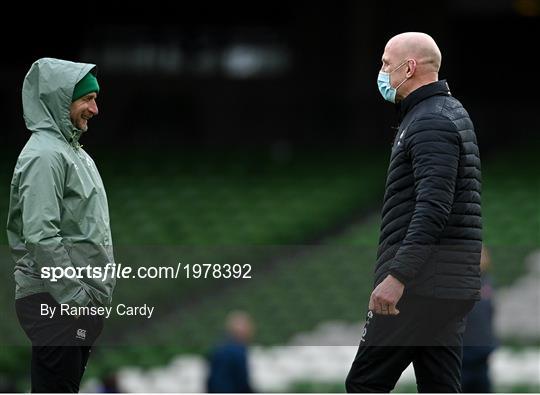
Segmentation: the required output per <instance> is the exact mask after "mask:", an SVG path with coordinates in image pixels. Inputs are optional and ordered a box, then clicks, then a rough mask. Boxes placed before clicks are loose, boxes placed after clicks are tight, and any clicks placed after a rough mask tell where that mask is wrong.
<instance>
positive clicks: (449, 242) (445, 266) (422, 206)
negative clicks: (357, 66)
mask: <svg viewBox="0 0 540 395" xmlns="http://www.w3.org/2000/svg"><path fill="white" fill-rule="evenodd" d="M440 66H441V52H440V50H439V48H438V46H437V44H436V43H435V41H434V40H433V38H432V37H430V36H429V35H427V34H424V33H416V32H409V33H403V34H399V35H397V36H395V37H393V38H391V39H390V40H389V41H388V43H387V44H386V47H385V49H384V53H383V56H382V66H381V70H380V72H379V75H378V78H377V85H378V87H379V92H380V93H381V95H382V96H383V98H384V99H385V100H386V101H389V102H391V103H394V104H396V108H397V111H398V118H399V122H400V125H399V128H398V130H397V133H396V136H395V139H394V143H393V147H392V150H391V156H390V164H389V168H388V175H387V181H386V191H385V196H384V202H383V207H382V221H381V232H380V240H379V249H378V252H377V263H376V267H375V273H374V274H375V281H374V290H373V292H372V294H371V297H370V300H369V310H368V314H367V320H366V324H365V326H364V330H363V333H362V337H361V339H360V346H359V348H358V353H357V355H356V357H355V359H354V362H353V364H352V367H351V370H350V372H349V375H348V377H347V379H346V383H345V384H346V389H347V391H348V392H390V391H391V390H392V389H393V388H394V386H395V384H396V382H397V381H398V379H399V377H400V376H401V373H402V372H403V371H404V370H405V369H406V368H407V366H409V364H410V363H412V364H413V366H414V371H415V375H416V383H417V387H418V391H419V392H460V391H461V360H462V355H461V353H462V341H463V331H464V328H465V316H466V315H467V313H468V312H469V311H470V310H471V309H472V307H473V305H474V303H475V301H476V300H478V299H480V269H479V264H480V254H481V248H482V217H481V206H480V191H481V176H480V174H481V173H480V157H479V151H478V146H477V142H476V135H475V132H474V127H473V123H472V121H471V119H470V118H469V115H468V113H467V111H466V110H465V109H464V108H463V106H462V104H461V103H460V102H459V101H458V100H457V99H456V98H454V97H453V96H452V95H451V93H450V89H449V87H448V84H447V83H446V81H445V80H439V69H440Z"/></svg>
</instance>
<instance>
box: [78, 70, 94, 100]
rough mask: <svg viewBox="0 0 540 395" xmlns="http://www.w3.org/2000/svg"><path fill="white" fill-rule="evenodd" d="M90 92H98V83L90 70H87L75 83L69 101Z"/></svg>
mask: <svg viewBox="0 0 540 395" xmlns="http://www.w3.org/2000/svg"><path fill="white" fill-rule="evenodd" d="M91 92H96V93H97V92H99V84H98V82H97V78H96V76H95V75H94V74H93V73H92V72H89V73H88V74H86V75H85V76H84V77H83V78H82V79H81V80H80V81H79V82H78V83H77V85H75V89H73V97H72V99H71V101H72V102H74V101H75V100H77V99H80V98H81V97H83V96H85V95H87V94H89V93H91Z"/></svg>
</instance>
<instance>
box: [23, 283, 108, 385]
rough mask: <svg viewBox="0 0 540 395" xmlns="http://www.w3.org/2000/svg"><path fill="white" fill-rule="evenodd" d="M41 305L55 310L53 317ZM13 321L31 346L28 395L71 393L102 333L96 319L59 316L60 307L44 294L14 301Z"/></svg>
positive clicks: (98, 318)
mask: <svg viewBox="0 0 540 395" xmlns="http://www.w3.org/2000/svg"><path fill="white" fill-rule="evenodd" d="M42 305H47V306H49V307H56V312H55V314H54V316H53V317H50V316H49V315H42V314H41V312H42V310H41V308H42ZM15 309H16V311H17V317H18V319H19V323H20V324H21V326H22V328H23V329H24V331H25V332H26V335H27V336H28V338H29V339H30V341H31V342H32V361H31V365H30V372H31V380H32V388H31V391H32V392H49V393H58V392H63V393H75V392H79V385H80V383H81V379H82V376H83V374H84V371H85V368H86V363H87V361H88V357H89V356H90V351H91V347H92V344H93V343H94V342H95V340H96V339H97V337H98V336H99V335H100V333H101V331H102V329H103V318H102V317H100V316H80V317H79V318H75V317H73V316H68V315H64V316H62V315H60V305H59V304H58V303H57V302H56V301H55V300H54V299H53V298H52V296H51V295H50V294H48V293H38V294H34V295H30V296H27V297H24V298H21V299H17V300H16V301H15Z"/></svg>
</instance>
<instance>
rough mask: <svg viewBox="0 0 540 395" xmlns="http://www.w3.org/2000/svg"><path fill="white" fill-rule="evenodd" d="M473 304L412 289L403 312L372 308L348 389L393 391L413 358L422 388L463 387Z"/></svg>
mask: <svg viewBox="0 0 540 395" xmlns="http://www.w3.org/2000/svg"><path fill="white" fill-rule="evenodd" d="M473 305H474V301H463V300H450V299H435V298H424V297H419V296H414V295H407V296H404V297H402V299H401V300H400V301H399V303H398V304H397V308H398V310H400V314H398V315H397V316H388V315H378V314H374V313H373V312H372V311H368V314H367V319H366V324H365V326H364V329H363V333H362V338H361V340H360V346H359V348H358V353H357V354H356V357H355V359H354V362H353V364H352V367H351V370H350V372H349V375H348V376H347V379H346V382H345V385H346V389H347V392H390V391H391V390H392V389H393V388H394V387H395V385H396V383H397V381H398V379H399V377H400V376H401V374H402V373H403V371H404V370H405V369H406V368H407V366H409V364H410V363H411V362H412V364H413V366H414V371H415V375H416V384H417V388H418V392H447V393H449V392H461V358H462V346H463V331H464V330H465V316H466V315H467V313H468V312H469V311H470V310H471V309H472V307H473Z"/></svg>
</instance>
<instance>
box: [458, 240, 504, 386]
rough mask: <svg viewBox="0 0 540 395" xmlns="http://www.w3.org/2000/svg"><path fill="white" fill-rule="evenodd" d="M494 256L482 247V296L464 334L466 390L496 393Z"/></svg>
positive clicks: (469, 316)
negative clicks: (491, 361)
mask: <svg viewBox="0 0 540 395" xmlns="http://www.w3.org/2000/svg"><path fill="white" fill-rule="evenodd" d="M490 266H491V257H490V254H489V251H488V249H487V248H486V247H485V246H484V247H483V248H482V259H481V261H480V270H481V273H482V289H481V299H480V301H479V302H478V303H476V305H475V306H474V308H473V309H472V310H471V312H470V313H469V314H468V315H467V327H466V328H465V333H464V334H463V367H462V379H461V383H462V390H463V392H467V393H476V392H481V393H489V392H492V389H493V388H492V385H491V379H490V377H489V356H490V355H491V353H492V352H493V351H494V350H495V348H496V347H497V343H498V341H497V338H496V336H495V333H494V328H493V313H494V308H493V286H492V281H491V277H490V276H489V274H488V270H489V267H490Z"/></svg>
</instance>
